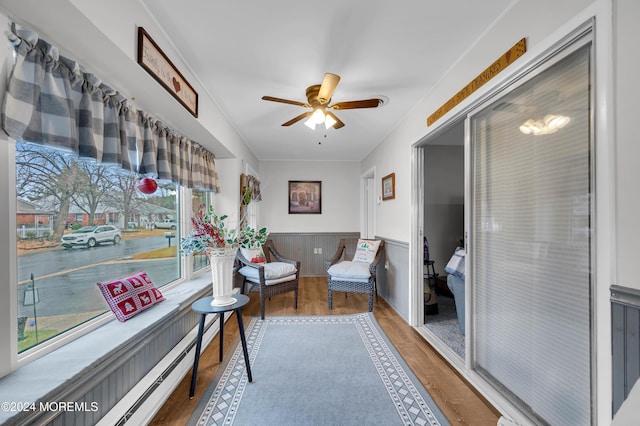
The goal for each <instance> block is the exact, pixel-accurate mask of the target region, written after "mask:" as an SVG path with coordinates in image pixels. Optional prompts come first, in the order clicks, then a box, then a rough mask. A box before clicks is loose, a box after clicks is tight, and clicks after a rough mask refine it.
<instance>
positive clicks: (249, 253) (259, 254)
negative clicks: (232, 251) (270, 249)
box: [240, 247, 267, 263]
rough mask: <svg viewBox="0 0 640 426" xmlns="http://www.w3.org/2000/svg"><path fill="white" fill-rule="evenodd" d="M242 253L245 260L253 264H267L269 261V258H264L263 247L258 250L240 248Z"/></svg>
mask: <svg viewBox="0 0 640 426" xmlns="http://www.w3.org/2000/svg"><path fill="white" fill-rule="evenodd" d="M240 253H242V255H243V256H244V257H245V259H247V260H249V261H250V262H251V263H265V262H266V261H267V258H266V257H265V256H264V251H262V247H260V248H257V249H247V248H242V247H240Z"/></svg>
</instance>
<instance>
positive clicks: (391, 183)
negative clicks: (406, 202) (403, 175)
mask: <svg viewBox="0 0 640 426" xmlns="http://www.w3.org/2000/svg"><path fill="white" fill-rule="evenodd" d="M394 198H396V174H395V173H391V174H390V175H386V176H385V177H383V178H382V199H383V200H392V199H394Z"/></svg>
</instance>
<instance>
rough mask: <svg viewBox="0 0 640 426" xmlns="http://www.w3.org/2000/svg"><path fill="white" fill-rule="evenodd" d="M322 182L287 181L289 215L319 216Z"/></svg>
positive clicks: (320, 211)
mask: <svg viewBox="0 0 640 426" xmlns="http://www.w3.org/2000/svg"><path fill="white" fill-rule="evenodd" d="M321 213H322V182H321V181H319V180H290V181H289V214H321Z"/></svg>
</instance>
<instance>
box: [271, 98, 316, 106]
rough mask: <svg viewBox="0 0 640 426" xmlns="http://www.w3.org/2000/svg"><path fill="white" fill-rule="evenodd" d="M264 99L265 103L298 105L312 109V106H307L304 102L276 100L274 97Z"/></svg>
mask: <svg viewBox="0 0 640 426" xmlns="http://www.w3.org/2000/svg"><path fill="white" fill-rule="evenodd" d="M262 99H263V100H265V101H271V102H280V103H283V104H290V105H297V106H301V107H305V108H310V107H311V105H309V104H305V103H303V102H298V101H292V100H289V99H282V98H274V97H273V96H263V97H262Z"/></svg>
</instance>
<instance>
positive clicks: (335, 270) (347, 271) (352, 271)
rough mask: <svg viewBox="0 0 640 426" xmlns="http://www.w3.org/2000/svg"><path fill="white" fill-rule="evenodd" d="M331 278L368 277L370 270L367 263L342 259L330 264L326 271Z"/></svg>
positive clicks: (360, 278)
mask: <svg viewBox="0 0 640 426" xmlns="http://www.w3.org/2000/svg"><path fill="white" fill-rule="evenodd" d="M327 273H328V274H329V275H331V278H343V279H347V278H348V279H357V280H362V279H367V280H368V279H369V277H370V276H371V272H370V271H369V265H368V264H367V263H364V262H351V261H349V260H343V261H342V262H339V263H336V264H334V265H331V267H330V268H329V270H328V271H327Z"/></svg>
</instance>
